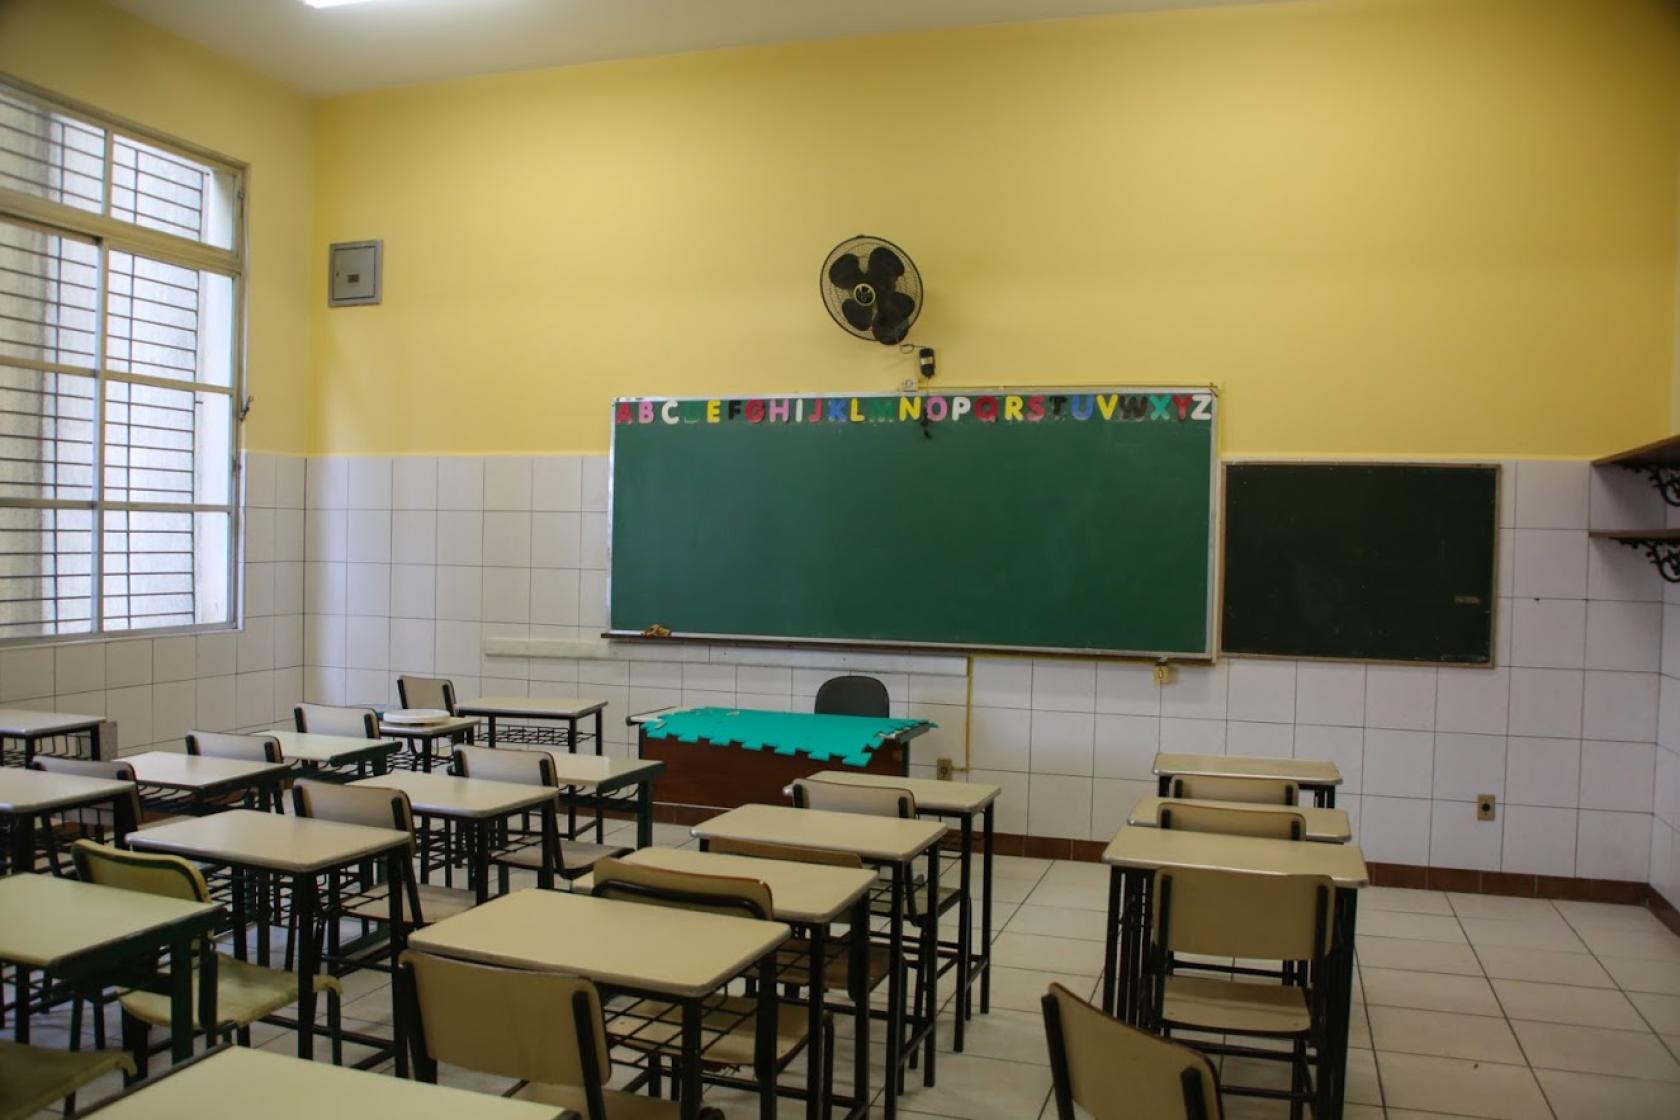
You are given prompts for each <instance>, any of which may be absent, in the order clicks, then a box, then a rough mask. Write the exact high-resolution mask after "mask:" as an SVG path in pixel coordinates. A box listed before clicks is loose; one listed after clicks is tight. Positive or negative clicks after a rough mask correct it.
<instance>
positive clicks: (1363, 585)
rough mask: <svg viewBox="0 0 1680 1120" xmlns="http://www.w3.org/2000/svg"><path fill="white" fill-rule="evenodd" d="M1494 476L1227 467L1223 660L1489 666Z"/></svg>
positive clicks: (1427, 470)
mask: <svg viewBox="0 0 1680 1120" xmlns="http://www.w3.org/2000/svg"><path fill="white" fill-rule="evenodd" d="M1498 515H1499V468H1498V467H1496V466H1481V465H1466V466H1457V465H1411V464H1358V463H1310V464H1309V463H1232V464H1230V465H1229V466H1228V467H1226V470H1225V521H1224V525H1225V561H1224V566H1223V571H1224V595H1223V596H1222V600H1223V621H1222V627H1221V632H1220V648H1221V649H1222V650H1223V651H1224V652H1226V653H1246V654H1275V655H1279V656H1287V657H1325V658H1351V659H1356V660H1360V661H1422V662H1439V663H1462V664H1471V665H1487V664H1491V663H1492V661H1493V618H1494V594H1495V591H1494V577H1495V571H1496V569H1497V566H1498V549H1497V544H1496V536H1495V534H1496V532H1497V526H1498V523H1499V522H1498Z"/></svg>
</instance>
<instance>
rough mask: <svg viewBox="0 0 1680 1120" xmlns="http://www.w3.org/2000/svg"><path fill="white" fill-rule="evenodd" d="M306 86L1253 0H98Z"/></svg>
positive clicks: (367, 85) (331, 89) (342, 86)
mask: <svg viewBox="0 0 1680 1120" xmlns="http://www.w3.org/2000/svg"><path fill="white" fill-rule="evenodd" d="M108 2H109V3H111V4H113V5H114V6H116V7H118V8H122V9H124V10H126V11H129V12H132V13H133V14H135V15H137V16H139V17H140V18H141V19H143V20H145V21H146V22H148V23H151V24H154V25H156V26H158V27H162V28H165V29H167V30H169V31H172V32H174V33H175V34H177V35H180V36H182V37H184V38H187V39H191V40H193V41H195V42H198V43H200V44H202V45H204V46H206V47H208V48H210V49H211V50H213V51H215V52H216V53H217V54H220V55H224V56H226V57H228V58H233V59H237V60H238V61H240V62H242V63H244V64H245V65H247V66H249V67H250V68H251V69H253V70H256V71H259V72H260V73H264V74H267V75H269V76H271V77H274V78H278V79H279V80H280V81H282V82H285V83H286V84H288V85H290V86H294V87H296V88H297V89H299V90H302V91H303V92H305V93H308V94H311V95H315V96H328V95H331V94H338V93H348V92H352V91H355V90H366V89H378V88H380V87H383V86H395V85H410V84H413V83H417V82H433V81H439V80H442V79H446V78H461V77H467V76H469V75H473V74H489V73H497V72H503V71H511V70H533V69H539V68H542V67H548V66H565V65H568V64H572V63H580V62H598V61H602V60H606V59H618V58H637V57H643V56H647V55H658V54H676V53H681V52H685V51H704V50H716V49H719V48H723V47H739V46H749V45H753V44H762V43H789V42H797V41H801V40H809V39H840V38H847V37H851V36H858V35H881V34H888V33H891V32H897V31H920V30H928V29H932V28H938V27H972V26H978V25H981V24H995V23H1011V22H1021V21H1025V20H1044V19H1065V18H1069V17H1073V16H1088V15H1099V14H1107V13H1114V12H1131V11H1153V10H1161V9H1166V8H1198V7H1216V6H1220V5H1225V4H1241V3H1255V2H1258V0H843V2H842V0H368V2H367V3H361V4H354V5H351V6H349V7H342V8H325V9H316V8H310V7H307V6H306V5H305V4H304V3H303V2H302V0H108Z"/></svg>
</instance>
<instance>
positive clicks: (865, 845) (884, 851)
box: [690, 805, 949, 863]
mask: <svg viewBox="0 0 1680 1120" xmlns="http://www.w3.org/2000/svg"><path fill="white" fill-rule="evenodd" d="M690 831H692V832H693V833H694V835H696V836H698V837H700V838H701V839H702V840H711V839H716V838H722V839H726V840H753V841H757V842H758V843H761V844H791V845H795V846H798V847H801V848H821V849H823V850H825V851H830V852H856V853H857V854H858V855H860V856H862V857H863V858H864V859H867V860H875V861H877V862H883V863H905V862H907V861H909V860H912V859H914V858H916V857H917V856H919V855H921V854H922V853H923V852H925V851H927V850H928V849H929V848H931V847H933V845H935V844H937V843H938V842H939V839H940V837H942V836H944V835H945V833H946V832H947V831H949V829H947V828H946V826H945V825H944V824H941V823H940V822H939V821H930V820H913V821H907V820H900V819H899V818H898V817H872V816H866V815H864V814H862V813H833V812H829V811H827V810H825V809H795V808H793V807H791V806H788V805H742V806H740V807H739V808H736V809H731V810H729V811H728V812H727V813H723V814H720V815H718V816H715V817H713V818H712V819H711V820H709V821H702V822H701V823H700V824H697V825H695V826H694V828H693V829H691V830H690Z"/></svg>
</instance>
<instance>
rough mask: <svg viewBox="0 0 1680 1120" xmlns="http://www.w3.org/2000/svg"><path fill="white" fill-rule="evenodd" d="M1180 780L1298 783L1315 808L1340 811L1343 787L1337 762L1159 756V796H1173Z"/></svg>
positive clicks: (1156, 770) (1157, 766) (1157, 762)
mask: <svg viewBox="0 0 1680 1120" xmlns="http://www.w3.org/2000/svg"><path fill="white" fill-rule="evenodd" d="M1178 777H1185V778H1189V777H1201V778H1270V779H1275V780H1278V781H1285V782H1294V783H1295V784H1296V785H1297V786H1300V787H1301V788H1302V789H1304V790H1310V791H1312V795H1313V804H1314V805H1316V806H1318V807H1319V808H1320V809H1334V808H1335V807H1336V787H1337V786H1339V785H1341V784H1342V772H1341V771H1340V770H1338V769H1336V764H1335V763H1334V762H1315V761H1313V760H1312V759H1310V758H1250V757H1247V756H1245V755H1235V754H1165V753H1163V754H1158V755H1156V756H1155V778H1156V783H1155V784H1156V788H1155V792H1156V793H1157V794H1159V795H1160V796H1162V797H1166V796H1168V795H1169V794H1171V793H1172V780H1173V779H1174V778H1178Z"/></svg>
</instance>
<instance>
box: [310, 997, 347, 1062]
mask: <svg viewBox="0 0 1680 1120" xmlns="http://www.w3.org/2000/svg"><path fill="white" fill-rule="evenodd" d="M306 982H307V981H306ZM343 1014H344V1011H343V1008H342V1007H341V1006H340V1001H339V998H338V993H337V992H335V991H331V990H329V991H328V992H327V1032H328V1034H330V1035H331V1036H332V1064H333V1065H335V1066H341V1065H343V1064H344V1019H343Z"/></svg>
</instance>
